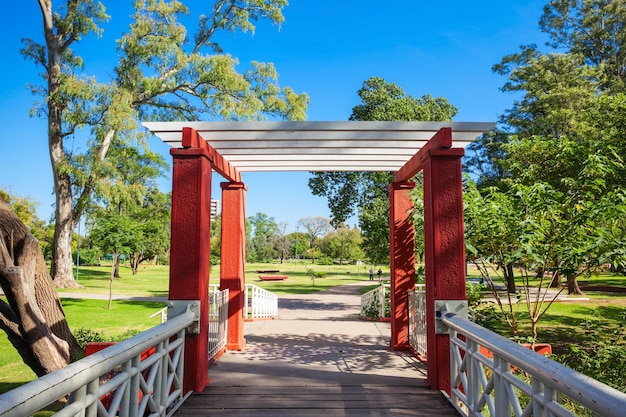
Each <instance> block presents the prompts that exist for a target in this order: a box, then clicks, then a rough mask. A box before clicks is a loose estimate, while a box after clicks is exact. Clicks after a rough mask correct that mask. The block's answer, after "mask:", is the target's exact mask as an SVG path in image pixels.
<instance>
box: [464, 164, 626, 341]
mask: <svg viewBox="0 0 626 417" xmlns="http://www.w3.org/2000/svg"><path fill="white" fill-rule="evenodd" d="M581 177H584V174H583V175H581ZM581 185H582V184H581ZM586 185H588V186H589V187H586V186H583V187H580V188H578V190H577V191H572V192H569V193H565V192H562V191H560V190H558V189H556V188H554V187H552V186H551V185H550V184H546V183H535V184H532V185H525V184H523V183H521V182H520V183H517V184H515V185H514V186H513V187H512V188H511V189H510V190H508V191H506V192H502V191H500V190H498V189H496V188H492V189H489V190H488V191H489V192H488V193H485V192H483V194H480V193H479V192H478V190H477V189H475V188H471V187H470V188H469V189H468V190H467V193H466V196H467V198H466V199H465V201H466V210H465V214H466V236H467V247H468V252H469V254H470V257H471V259H472V260H473V261H474V262H475V263H476V265H477V266H479V269H480V270H481V273H483V276H484V277H485V279H487V281H488V283H493V277H494V275H493V273H494V272H497V270H496V271H494V270H490V269H489V268H488V265H490V264H495V265H497V266H499V267H500V268H502V266H503V265H510V264H515V265H517V266H518V267H519V270H520V276H521V278H522V279H523V280H524V284H525V285H524V286H523V293H524V296H525V297H524V302H525V305H526V309H527V311H528V314H529V316H530V321H531V338H532V339H533V340H534V339H536V337H537V324H538V322H539V320H540V319H541V318H542V317H543V315H544V314H545V313H546V311H547V310H548V309H549V308H550V306H551V305H552V303H553V302H554V300H555V297H553V296H551V295H550V293H549V292H548V287H549V284H550V283H551V282H552V281H554V280H558V279H559V278H560V277H564V278H565V280H566V281H567V285H568V288H569V291H570V293H577V292H578V291H579V290H577V286H576V285H575V283H576V281H575V278H576V277H578V276H581V275H588V274H589V273H590V272H591V271H593V269H594V268H596V267H598V266H599V265H601V264H602V263H605V262H608V260H609V259H612V260H613V261H619V262H620V263H621V264H623V263H624V260H625V259H626V258H625V257H624V255H625V252H626V251H625V250H624V244H625V243H626V233H625V232H624V221H623V220H622V219H623V218H624V217H625V216H626V205H624V202H625V201H626V192H625V191H624V190H616V191H609V190H606V188H605V187H604V185H603V182H602V181H595V183H594V184H586ZM594 187H597V188H599V189H604V190H605V192H604V193H596V192H595V191H596V190H593V188H594ZM572 190H574V189H573V188H572ZM538 270H539V271H546V272H547V273H548V274H549V275H547V276H544V275H543V274H541V275H539V277H538V278H539V283H538V285H532V286H531V283H530V280H531V279H534V278H536V277H537V273H536V271H538ZM492 288H493V287H492ZM494 293H495V291H494ZM509 297H510V296H509ZM496 298H497V299H498V301H499V304H500V307H501V309H502V311H503V313H504V314H505V318H506V320H507V322H508V323H509V325H510V326H511V330H512V331H513V333H514V335H516V331H517V328H516V323H517V321H516V319H515V310H514V308H513V306H512V303H510V302H508V303H501V302H500V299H499V297H496ZM509 301H510V300H509Z"/></svg>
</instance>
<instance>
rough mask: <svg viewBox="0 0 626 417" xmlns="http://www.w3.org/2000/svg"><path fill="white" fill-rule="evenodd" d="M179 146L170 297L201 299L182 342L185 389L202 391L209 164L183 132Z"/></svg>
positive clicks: (201, 149)
mask: <svg viewBox="0 0 626 417" xmlns="http://www.w3.org/2000/svg"><path fill="white" fill-rule="evenodd" d="M190 134H192V135H194V134H195V131H192V130H183V146H186V148H183V149H171V150H170V154H171V155H172V157H173V161H174V167H173V177H172V236H171V254H170V285H169V298H170V300H199V301H200V332H199V333H198V334H189V333H188V334H187V338H186V341H185V377H184V381H183V386H184V388H183V389H184V392H188V391H190V390H194V391H202V390H203V389H204V388H205V387H206V385H207V384H208V383H209V376H208V369H209V363H208V337H209V334H208V332H209V323H208V319H209V294H208V286H209V270H210V250H211V245H210V240H211V162H210V160H209V158H208V154H207V153H206V148H204V147H202V146H201V143H199V142H198V141H197V139H196V140H194V141H192V142H190V141H189V137H186V136H185V135H190Z"/></svg>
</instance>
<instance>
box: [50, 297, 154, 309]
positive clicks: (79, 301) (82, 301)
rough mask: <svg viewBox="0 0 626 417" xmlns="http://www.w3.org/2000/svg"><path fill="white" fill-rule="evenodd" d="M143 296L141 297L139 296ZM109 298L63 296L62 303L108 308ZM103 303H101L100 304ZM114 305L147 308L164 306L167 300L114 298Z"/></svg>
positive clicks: (65, 304) (68, 305)
mask: <svg viewBox="0 0 626 417" xmlns="http://www.w3.org/2000/svg"><path fill="white" fill-rule="evenodd" d="M137 298H141V297H137ZM108 302H109V300H108V299H91V298H63V299H62V304H63V306H64V307H74V306H75V307H101V306H102V307H103V308H104V309H106V308H107V304H108ZM100 304H101V305H100ZM113 304H114V305H123V306H141V307H144V308H146V309H155V308H163V307H164V306H165V302H163V301H142V300H133V299H132V298H131V299H127V300H115V299H114V300H113Z"/></svg>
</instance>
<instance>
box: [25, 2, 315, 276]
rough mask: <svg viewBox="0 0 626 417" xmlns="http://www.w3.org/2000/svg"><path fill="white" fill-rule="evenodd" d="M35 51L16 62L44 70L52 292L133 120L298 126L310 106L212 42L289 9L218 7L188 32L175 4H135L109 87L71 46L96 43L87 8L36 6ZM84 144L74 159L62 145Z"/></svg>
mask: <svg viewBox="0 0 626 417" xmlns="http://www.w3.org/2000/svg"><path fill="white" fill-rule="evenodd" d="M38 2H39V5H40V9H41V15H42V21H43V35H44V39H43V42H42V43H38V42H36V41H35V40H32V39H27V40H25V46H24V48H23V54H24V56H25V57H27V58H29V59H31V60H33V61H34V62H35V63H36V64H37V65H40V66H41V67H42V68H43V70H44V76H43V85H41V86H35V87H33V92H35V93H36V94H38V95H41V96H42V98H43V104H42V105H39V104H37V105H36V106H35V108H34V113H36V114H38V115H40V116H43V117H46V118H47V121H48V147H49V152H50V161H51V166H52V173H53V179H54V191H55V198H56V204H55V222H56V223H55V235H54V243H53V250H52V255H53V256H52V266H51V273H52V276H53V278H54V280H55V283H56V284H57V285H59V286H69V285H73V284H74V280H73V279H72V268H71V265H72V259H71V241H72V233H73V230H74V226H75V223H76V221H77V219H79V218H80V217H81V216H82V215H83V213H84V210H85V208H86V207H87V205H88V203H89V200H90V198H91V196H92V193H93V191H94V190H95V189H96V188H97V187H98V186H99V185H100V182H101V180H102V178H103V175H104V173H103V172H102V165H103V162H104V161H105V160H106V159H107V157H108V153H109V149H110V147H111V145H112V144H113V143H115V142H125V143H131V142H132V138H133V137H134V135H131V136H130V137H129V136H128V135H127V133H128V132H132V131H133V130H134V129H135V128H136V127H137V121H138V120H197V119H199V118H201V117H203V118H210V119H215V118H219V119H250V118H259V117H262V115H264V114H275V115H278V116H279V117H284V118H288V119H303V118H304V117H305V111H306V106H307V103H308V98H307V97H306V95H304V94H302V95H298V94H296V93H295V92H294V91H293V90H292V89H290V88H280V86H279V85H278V83H277V74H276V71H275V69H274V67H273V66H272V65H271V64H264V63H256V62H254V63H252V64H251V68H250V69H249V70H248V71H246V72H243V73H241V72H239V71H237V69H236V66H237V64H238V62H237V60H236V59H235V58H234V57H232V56H231V55H230V54H228V53H226V52H224V51H223V48H222V47H221V45H220V44H219V43H218V42H217V39H216V34H217V33H219V32H220V31H243V32H250V31H254V29H255V23H256V22H257V21H259V20H262V19H267V20H269V21H271V22H273V23H277V24H279V23H281V22H282V21H283V20H284V18H283V14H282V10H283V8H284V6H286V4H287V1H286V0H219V1H215V2H214V3H213V4H211V5H209V6H208V7H206V9H205V10H200V11H199V13H198V14H197V16H198V17H197V23H196V27H195V29H194V30H193V31H188V30H187V27H185V26H184V25H183V24H182V23H181V18H183V17H185V18H186V17H187V16H188V15H189V14H190V13H191V11H190V9H189V8H188V7H187V6H186V5H185V4H183V3H182V2H179V1H176V0H169V1H157V0H137V1H135V3H134V7H135V13H134V15H133V16H132V21H131V24H130V26H129V28H128V31H127V32H126V34H124V35H123V36H122V37H121V38H120V39H119V40H118V41H117V43H118V49H119V52H118V55H119V57H120V58H119V62H118V64H117V65H116V67H115V68H111V71H109V73H111V74H115V77H114V78H113V79H111V80H105V81H104V82H98V81H97V80H96V79H95V78H93V77H89V76H88V75H87V74H84V73H83V72H82V70H83V60H82V58H81V57H80V56H78V55H77V54H76V53H75V51H74V49H73V48H74V47H75V46H76V44H78V43H79V42H83V41H85V40H88V37H89V36H99V35H100V34H101V33H102V25H103V24H104V23H105V22H106V21H107V19H108V18H109V16H108V15H107V14H106V12H105V7H104V5H103V4H102V3H100V2H97V1H94V0H86V1H81V2H77V1H74V0H66V1H61V2H60V3H59V6H56V3H54V4H53V2H52V1H50V0H38ZM78 133H83V135H84V136H86V137H88V140H87V142H86V143H85V146H84V148H83V149H85V153H84V154H83V155H78V154H77V153H76V152H75V151H74V150H70V149H69V148H68V145H67V143H66V142H67V140H68V139H78V138H79V137H81V136H80V135H78V136H77V134H78Z"/></svg>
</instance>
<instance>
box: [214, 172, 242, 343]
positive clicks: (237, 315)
mask: <svg viewBox="0 0 626 417" xmlns="http://www.w3.org/2000/svg"><path fill="white" fill-rule="evenodd" d="M220 186H221V187H222V251H221V267H220V272H221V276H220V289H222V290H224V289H226V288H228V291H229V292H228V295H229V300H228V339H227V341H226V348H227V349H230V350H242V349H243V348H244V346H245V344H246V340H245V339H244V333H243V327H244V316H243V312H244V305H245V304H244V303H245V302H246V300H245V285H246V274H245V247H246V215H245V195H246V194H245V193H246V186H245V185H244V184H243V183H242V182H223V183H221V184H220Z"/></svg>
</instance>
